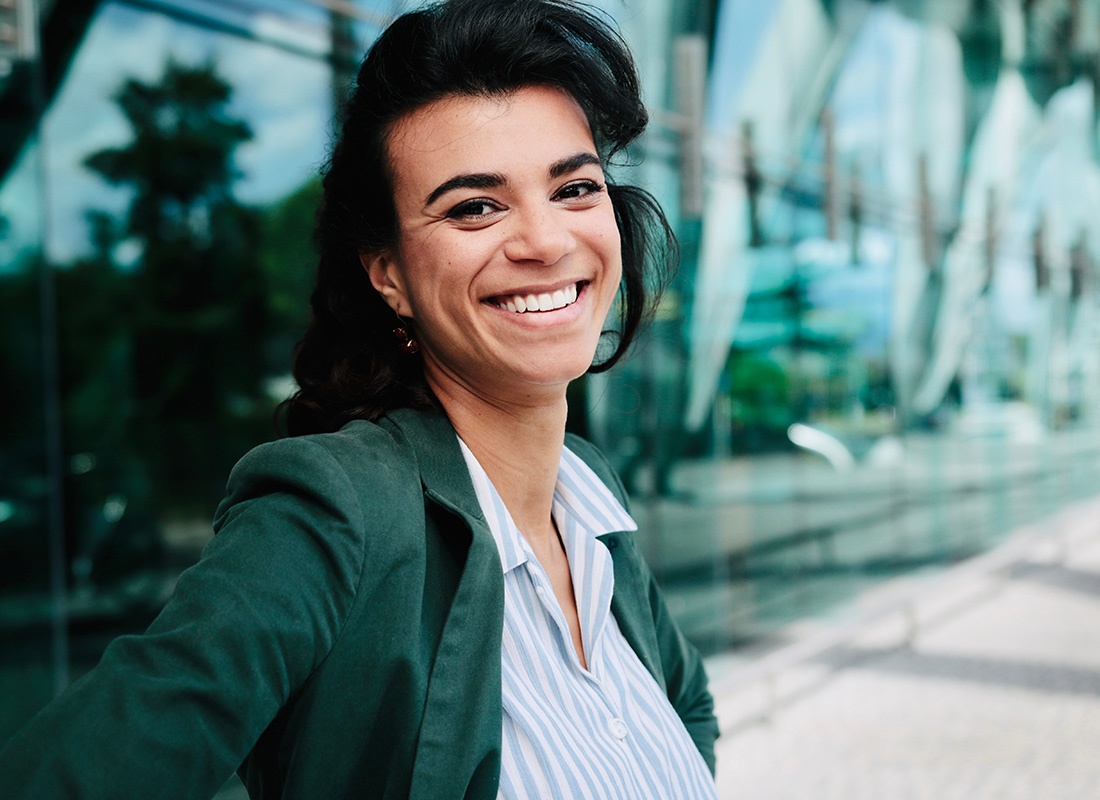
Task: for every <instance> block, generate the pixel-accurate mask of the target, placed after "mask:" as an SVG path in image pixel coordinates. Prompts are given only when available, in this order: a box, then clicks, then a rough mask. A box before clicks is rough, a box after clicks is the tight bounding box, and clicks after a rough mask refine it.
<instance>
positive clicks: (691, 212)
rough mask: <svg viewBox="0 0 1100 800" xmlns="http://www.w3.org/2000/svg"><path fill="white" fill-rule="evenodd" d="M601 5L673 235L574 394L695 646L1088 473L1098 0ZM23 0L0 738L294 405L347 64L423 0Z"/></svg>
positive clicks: (97, 634) (0, 529) (0, 237)
mask: <svg viewBox="0 0 1100 800" xmlns="http://www.w3.org/2000/svg"><path fill="white" fill-rule="evenodd" d="M599 5H600V6H601V7H602V8H603V9H604V10H606V11H607V13H609V14H610V15H611V16H613V17H614V18H615V19H616V20H617V21H618V23H619V24H620V26H621V27H622V29H623V32H624V35H625V36H626V38H627V39H628V40H629V42H630V44H631V46H632V48H633V49H634V51H635V53H636V55H637V57H638V61H639V67H640V70H641V73H642V77H643V81H644V84H645V91H646V96H647V100H648V103H649V105H650V107H651V110H652V117H653V126H652V129H651V131H650V132H649V133H648V134H647V135H646V137H645V138H644V140H643V141H642V142H641V143H640V145H639V146H638V148H636V150H635V151H634V152H632V153H630V154H628V156H629V157H628V158H627V159H625V160H624V163H622V164H619V165H617V166H616V167H615V174H616V175H617V176H618V177H619V178H620V179H625V180H630V181H633V182H636V183H639V184H641V185H642V186H644V187H645V188H647V189H648V190H649V191H651V192H652V193H653V194H655V195H656V196H657V197H658V198H659V199H660V201H661V202H662V204H663V205H664V207H665V208H666V210H667V211H668V213H669V216H670V219H671V221H672V223H673V226H674V227H675V229H676V232H677V234H678V236H679V238H680V241H681V257H682V264H681V269H680V272H679V274H678V276H677V277H676V279H675V280H674V282H673V284H672V285H671V286H670V288H669V290H668V292H667V293H666V294H665V297H664V300H663V302H662V304H661V306H660V308H659V309H658V311H657V314H656V318H655V320H654V322H653V324H652V325H651V327H650V328H649V329H648V332H647V333H646V335H645V337H644V339H643V341H642V342H641V343H640V345H639V347H638V349H637V352H636V354H635V356H634V358H633V359H631V360H630V361H628V362H626V363H624V364H623V365H621V366H620V367H618V368H617V369H616V370H615V371H613V372H612V373H610V374H608V375H601V376H589V377H588V378H586V379H585V380H584V381H583V382H579V383H578V384H577V385H576V386H575V387H574V391H573V396H572V397H571V415H570V425H571V426H572V427H573V428H574V429H576V430H577V431H578V432H581V433H583V434H585V435H587V436H589V437H590V438H592V439H593V440H595V441H596V442H597V443H598V444H599V445H600V446H601V447H602V448H603V449H604V450H605V452H607V453H608V455H609V456H610V457H611V458H612V459H613V461H614V463H615V465H616V466H617V468H618V469H619V470H620V472H621V474H622V477H623V479H624V481H625V483H626V485H627V486H628V488H629V489H630V491H631V493H632V496H633V509H632V510H633V512H634V514H635V516H636V517H637V518H638V521H639V523H640V528H641V530H640V532H639V537H640V538H641V542H642V545H643V547H644V550H645V552H646V554H647V556H648V558H649V559H650V562H651V564H652V566H653V568H654V570H655V572H656V573H657V575H658V577H659V578H660V580H661V582H662V584H663V585H664V587H665V590H666V592H667V594H668V597H669V599H670V602H671V604H672V606H673V609H674V611H675V613H676V614H677V616H678V618H679V620H680V621H681V623H682V625H683V627H684V628H685V630H686V631H687V632H688V634H689V636H690V637H691V638H692V639H693V640H694V641H695V642H696V643H697V644H698V645H699V646H700V647H701V648H702V649H703V651H704V652H705V653H707V654H718V653H728V652H730V651H731V649H733V650H735V649H736V648H738V647H740V646H741V645H744V644H746V643H749V642H754V641H757V640H760V639H761V638H762V637H768V636H772V635H774V634H775V633H776V632H777V631H782V630H783V626H784V625H785V624H786V623H788V622H791V621H795V620H800V619H804V618H806V617H811V616H812V617H815V618H843V617H844V615H845V614H846V613H848V611H847V610H848V609H849V608H850V607H851V605H850V603H851V601H852V599H853V598H856V597H858V596H859V595H860V594H861V592H862V591H863V590H865V589H867V588H869V587H873V586H875V585H877V584H879V583H881V582H882V581H883V580H886V579H888V578H891V577H894V576H898V575H903V574H904V575H917V574H924V573H934V572H935V571H937V570H940V569H942V568H943V567H945V566H947V565H949V564H952V563H954V562H957V561H959V560H960V559H964V558H966V557H968V556H970V555H973V554H975V553H978V552H981V551H982V550H984V549H987V548H988V547H990V546H991V545H993V544H995V543H996V542H998V541H999V540H1000V539H1002V538H1003V537H1004V536H1005V535H1006V534H1007V533H1008V532H1010V531H1012V530H1014V529H1016V528H1018V527H1020V526H1022V525H1024V524H1026V523H1029V522H1032V521H1036V520H1041V519H1044V518H1046V517H1049V516H1050V515H1051V514H1053V513H1055V512H1057V511H1058V510H1060V509H1062V508H1064V507H1065V506H1066V505H1067V504H1069V503H1072V502H1073V501H1074V500H1076V499H1078V498H1082V497H1086V496H1089V495H1092V494H1095V489H1094V488H1093V487H1094V486H1096V485H1097V483H1096V472H1097V470H1096V467H1095V466H1094V464H1096V463H1100V459H1097V457H1096V456H1097V454H1098V453H1097V451H1098V450H1100V436H1098V435H1097V429H1096V410H1097V407H1098V402H1097V401H1098V396H1100V364H1098V363H1097V359H1096V353H1097V352H1098V348H1097V346H1096V345H1097V341H1096V339H1097V335H1098V330H1100V327H1098V325H1097V316H1096V280H1095V278H1096V272H1095V259H1096V255H1097V253H1098V252H1100V250H1098V248H1100V230H1094V228H1095V227H1096V225H1097V224H1098V223H1097V220H1100V188H1098V187H1100V172H1098V169H1097V152H1098V149H1100V147H1098V141H1097V126H1096V119H1097V117H1096V106H1095V102H1096V101H1095V97H1096V91H1095V86H1096V76H1097V75H1100V68H1098V67H1097V64H1098V61H1097V53H1098V51H1100V42H1097V41H1094V40H1093V38H1090V36H1091V34H1090V33H1089V31H1093V30H1096V29H1097V27H1096V25H1095V24H1094V23H1095V22H1096V21H1097V17H1098V15H1097V12H1098V11H1100V3H1094V2H1091V0H1089V1H1088V2H1086V1H1085V0H1082V2H1078V3H1071V2H1069V0H1066V2H1055V1H1054V0H1052V2H1049V3H1042V4H1040V3H1024V2H1019V3H1015V2H1006V3H998V4H993V3H984V2H978V0H974V2H968V1H967V0H962V1H961V2H958V3H946V2H927V3H922V2H918V0H907V1H906V0H896V1H895V2H879V3H867V2H863V1H862V0H775V2H768V3H761V2H758V0H721V2H719V1H718V0H693V1H692V2H674V1H673V0H645V2H642V1H641V0H637V1H635V0H627V1H625V2H624V0H604V2H602V3H600V4H599ZM36 7H37V9H38V13H39V15H40V19H39V20H38V21H37V24H36V31H37V33H38V38H39V45H38V51H37V53H36V55H35V57H34V58H33V59H29V60H24V61H22V62H16V63H15V67H14V69H13V70H12V71H11V72H10V74H6V75H5V76H4V77H3V78H0V81H2V82H0V111H2V113H0V119H2V121H3V126H4V128H3V130H4V137H3V141H2V142H0V145H2V146H0V326H2V328H0V329H2V332H3V333H2V337H0V347H2V351H3V358H4V361H3V367H4V374H5V376H6V378H7V379H6V381H5V391H4V393H3V396H4V399H5V403H6V406H5V407H6V408H7V410H8V413H7V414H5V415H3V420H4V421H3V422H2V423H0V424H2V425H3V426H4V432H3V437H2V438H0V475H2V480H0V681H3V687H2V692H0V697H2V698H3V699H2V700H0V738H3V737H5V736H6V735H7V734H8V733H9V732H10V731H11V730H12V729H13V728H14V727H15V726H16V725H17V724H18V723H19V722H21V721H22V720H24V719H26V718H27V717H28V716H29V715H30V714H31V713H33V712H34V710H35V709H36V708H38V707H39V706H40V705H41V704H42V703H44V702H45V701H46V700H47V699H48V698H49V697H50V696H51V695H52V694H53V692H54V691H55V690H56V689H57V688H58V687H60V686H63V685H64V684H65V683H67V682H68V681H69V680H71V679H72V678H75V677H76V676H78V675H79V674H81V673H82V672H84V671H86V670H87V669H89V668H90V667H91V666H92V665H93V664H94V663H95V661H96V659H97V658H98V657H99V654H100V653H101V652H102V648H103V646H104V645H105V644H106V642H107V641H109V640H110V639H111V638H112V637H114V636H116V635H118V634H120V633H123V632H128V631H135V630H140V629H142V628H143V627H144V626H145V625H146V624H147V623H148V621H149V620H150V619H151V618H152V616H153V615H155V613H156V611H157V610H158V608H159V607H160V606H161V604H162V603H163V602H164V599H165V597H166V596H167V595H168V594H169V593H170V592H171V589H172V585H173V582H174V580H175V578H176V576H177V575H178V574H179V572H180V571H181V570H182V569H184V568H185V567H186V566H188V565H189V564H191V563H193V562H194V561H195V559H196V558H197V557H198V554H199V552H200V550H201V548H202V546H203V545H204V543H205V542H206V541H207V540H208V538H209V536H210V527H209V520H210V517H211V515H212V513H213V509H214V507H215V505H216V503H217V502H218V500H219V499H220V497H221V494H222V490H223V487H224V482H225V478H226V476H227V474H228V471H229V468H230V467H231V466H232V464H233V463H234V461H235V460H236V459H237V458H239V457H240V455H242V454H243V453H244V452H245V451H246V450H247V449H248V448H249V447H251V446H253V445H254V444H257V443H259V442H262V441H265V440H268V439H271V438H273V437H274V436H275V435H276V434H275V431H274V428H273V426H272V410H273V408H274V405H275V404H276V403H277V402H278V401H279V400H280V399H282V398H283V397H285V396H286V394H287V393H288V392H289V391H290V390H291V388H292V387H291V384H290V379H289V377H288V375H289V356H290V350H291V347H292V346H293V343H294V341H295V340H296V338H297V337H298V335H299V334H300V332H301V330H302V328H303V326H304V324H305V315H306V310H307V306H306V300H307V297H308V293H309V289H310V284H311V277H312V271H313V263H312V262H313V255H312V251H311V247H310V242H309V235H310V229H311V223H312V214H313V208H314V206H315V203H316V199H317V194H318V187H317V180H316V172H317V167H318V165H319V164H320V163H321V161H322V160H323V158H324V155H325V148H326V146H327V142H328V134H329V129H330V122H331V116H332V108H333V98H334V97H338V96H340V94H341V93H342V92H343V87H344V86H346V82H347V80H348V75H349V72H350V71H351V70H353V69H354V62H355V59H356V58H357V57H358V55H359V54H361V52H362V51H363V49H364V48H365V47H366V46H367V45H368V44H369V42H370V41H371V40H372V39H373V37H374V36H376V35H377V32H378V30H379V26H380V25H381V24H383V23H384V21H385V19H387V18H388V17H389V16H390V15H392V14H393V13H394V12H395V11H396V10H398V8H397V4H396V3H394V4H390V3H389V2H387V1H386V0H378V1H377V2H355V3H353V4H349V5H346V6H345V5H344V4H333V3H322V2H308V1H307V0H237V1H236V2H232V3H217V4H215V3H207V2H200V1H199V0H132V1H131V2H101V3H87V2H66V0H56V1H55V2H39V3H37V4H36ZM332 7H339V9H342V11H341V13H336V12H334V11H332V10H331V8H332ZM344 12H347V13H344Z"/></svg>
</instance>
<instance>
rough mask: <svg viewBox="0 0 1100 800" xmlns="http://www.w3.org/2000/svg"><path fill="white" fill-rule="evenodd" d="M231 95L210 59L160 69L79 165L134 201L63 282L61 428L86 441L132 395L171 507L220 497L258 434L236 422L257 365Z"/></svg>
mask: <svg viewBox="0 0 1100 800" xmlns="http://www.w3.org/2000/svg"><path fill="white" fill-rule="evenodd" d="M231 93H232V89H231V87H230V86H229V85H228V84H227V83H226V82H225V81H224V80H222V78H221V77H219V76H218V75H217V73H216V71H215V68H214V65H213V64H210V63H208V64H205V65H203V66H199V67H188V66H184V65H181V64H178V63H176V62H174V61H169V63H168V64H167V65H166V68H165V71H164V74H163V76H162V77H161V78H160V80H159V81H157V82H155V83H148V84H147V83H142V82H140V81H137V80H128V81H126V82H125V83H124V84H123V86H122V87H121V89H120V90H119V92H118V93H117V95H116V102H117V103H118V106H119V108H120V109H121V111H122V113H123V114H124V116H125V117H126V120H127V122H128V123H129V126H130V130H131V135H132V138H131V140H130V141H129V142H128V143H127V144H125V145H124V146H122V147H119V148H111V149H107V150H101V151H99V152H97V153H94V154H92V155H91V156H90V157H89V158H88V159H87V162H86V163H87V165H88V166H89V167H90V168H91V169H92V170H94V171H95V172H97V173H98V174H100V175H101V176H102V177H103V178H105V179H106V180H107V181H108V182H110V183H112V184H115V185H119V186H125V187H128V188H130V189H131V190H132V191H133V198H132V201H131V203H130V207H129V210H128V212H127V214H126V216H125V219H124V220H122V221H120V222H119V223H115V222H114V221H113V220H110V219H109V218H107V217H106V216H105V215H102V214H96V213H93V214H91V215H90V216H89V220H90V222H91V227H92V239H93V246H94V251H95V254H94V255H93V257H92V258H91V259H90V260H88V261H86V262H85V263H81V264H78V265H74V267H73V268H72V269H70V270H66V271H65V272H64V273H63V275H62V277H63V280H62V281H61V283H60V286H59V288H60V290H61V292H60V295H61V296H60V298H59V299H60V302H61V305H62V314H61V324H62V328H63V340H64V342H65V352H64V353H63V360H64V361H65V362H66V365H67V366H68V367H69V368H71V369H72V370H73V371H71V372H69V375H70V376H72V377H74V378H76V382H77V383H78V384H80V385H79V386H76V385H71V386H69V387H68V391H67V392H66V395H67V400H69V401H71V402H68V403H67V412H68V413H67V421H68V422H70V423H72V424H74V427H76V428H78V429H83V430H84V431H85V432H87V433H90V434H92V435H93V438H94V434H95V432H96V428H95V426H93V425H92V424H91V423H92V420H93V419H94V418H95V417H96V416H97V415H98V416H104V417H105V416H108V415H110V414H111V413H114V414H122V413H124V412H125V409H120V408H119V407H118V405H117V402H116V403H107V404H104V405H106V407H107V409H108V410H107V411H106V412H104V411H103V405H101V401H102V400H103V398H104V393H105V392H106V393H107V395H108V396H109V395H110V392H111V391H112V390H113V391H114V392H115V395H114V396H115V397H116V398H117V397H120V396H121V397H126V396H128V395H129V396H132V398H133V401H134V406H133V419H134V422H135V424H136V431H135V432H136V433H138V435H139V436H140V443H139V449H140V450H141V451H142V453H143V454H144V455H145V456H146V457H148V458H149V459H150V461H151V462H152V465H151V466H152V470H151V473H152V477H154V479H155V480H156V485H157V486H158V489H159V490H160V492H163V493H164V496H165V497H166V498H171V500H172V501H173V505H178V504H180V503H184V504H187V503H188V502H189V501H195V500H207V501H208V500H209V498H210V495H211V494H214V495H215V496H216V494H217V492H218V491H219V490H217V489H215V488H214V487H215V486H218V485H220V484H221V482H222V481H224V474H225V470H226V469H227V466H228V464H229V463H231V461H232V460H233V458H234V457H236V456H238V455H239V454H240V452H241V450H243V449H244V448H245V447H246V446H247V445H248V444H250V443H251V441H252V440H253V438H254V434H253V431H252V430H251V429H250V428H249V427H248V426H245V425H243V423H244V422H246V421H247V419H248V418H249V417H250V416H255V415H254V414H253V411H254V410H255V408H256V403H255V400H256V398H257V395H258V387H259V383H260V380H261V378H262V376H263V373H264V366H265V363H264V358H263V343H264V333H265V327H266V326H265V323H266V311H265V306H264V295H263V279H262V271H261V268H260V263H259V240H260V235H259V233H260V228H259V219H258V214H257V213H256V212H255V211H254V210H252V209H250V208H247V207H245V206H243V205H242V204H241V203H239V202H238V201H237V200H236V199H235V198H234V196H233V191H232V184H233V181H234V179H235V178H236V177H237V176H238V173H237V171H236V168H235V167H234V159H233V155H234V152H235V150H236V148H237V147H238V146H239V145H240V144H242V143H243V142H246V141H248V140H249V139H250V138H251V136H252V134H251V131H250V130H249V128H248V126H247V125H246V124H245V123H243V122H242V121H240V120H237V119H234V118H233V117H232V116H230V115H229V113H228V110H227V106H228V103H229V99H230V96H231ZM121 250H129V251H130V252H131V253H132V254H136V255H137V260H136V263H135V264H134V265H133V266H132V268H131V267H127V268H126V269H125V270H121V269H119V267H118V265H117V264H115V263H114V261H115V260H116V259H114V258H113V255H112V254H115V253H118V252H120V251H121ZM112 329H113V330H112ZM88 334H94V335H92V336H89V335H88ZM120 359H121V362H122V363H123V367H122V369H121V370H120V369H119V366H120ZM107 376H111V377H110V378H107ZM105 378H107V379H106V380H105ZM127 383H128V384H129V385H128V386H127V385H126V384H127ZM120 384H121V385H120ZM128 390H129V391H128ZM131 392H132V395H131ZM84 395H87V396H84ZM96 407H98V412H97V411H96V410H95V409H96ZM99 430H102V428H100V429H99ZM73 433H76V432H75V431H74V432H73ZM78 437H79V435H78ZM74 444H75V443H74Z"/></svg>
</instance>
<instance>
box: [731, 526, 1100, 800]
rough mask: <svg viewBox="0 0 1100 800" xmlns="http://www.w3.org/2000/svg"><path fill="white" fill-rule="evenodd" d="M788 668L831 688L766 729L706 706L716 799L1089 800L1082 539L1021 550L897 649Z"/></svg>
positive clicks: (1096, 609)
mask: <svg viewBox="0 0 1100 800" xmlns="http://www.w3.org/2000/svg"><path fill="white" fill-rule="evenodd" d="M1092 519H1093V520H1095V522H1091V526H1093V527H1095V526H1100V518H1097V517H1095V516H1094V517H1092ZM987 588H988V587H987ZM803 669H804V672H805V673H806V674H807V675H810V676H811V677H812V673H814V671H815V670H816V671H817V672H816V674H817V677H818V678H820V676H821V674H823V673H829V674H830V675H831V677H829V678H828V679H827V680H826V682H824V683H821V684H820V685H819V686H818V688H816V689H815V690H814V691H812V692H810V693H807V694H806V695H805V696H803V697H802V698H801V699H798V700H796V701H794V702H792V703H791V704H789V705H787V706H786V707H783V708H780V709H779V710H778V711H777V712H776V713H775V714H774V716H773V717H772V720H771V721H770V722H767V721H763V722H761V721H757V722H751V721H750V722H746V718H745V717H743V716H739V715H740V713H741V712H742V711H743V706H744V701H743V698H741V699H739V698H736V697H727V696H725V695H721V696H719V698H718V699H719V717H720V719H721V720H722V723H723V729H733V730H730V732H729V733H727V734H726V735H725V736H724V737H723V739H721V740H719V747H718V788H719V796H720V797H721V798H746V800H773V799H774V800H800V799H801V798H805V800H832V799H834V798H835V799H836V800H986V799H987V798H988V799H989V800H993V799H994V798H995V799H996V800H1016V799H1017V798H1019V799H1020V800H1023V799H1025V798H1026V800H1087V799H1088V798H1100V540H1098V539H1097V538H1096V537H1095V536H1090V537H1089V538H1083V539H1080V540H1077V541H1076V542H1074V543H1073V544H1072V545H1071V546H1070V547H1069V549H1068V552H1067V551H1066V550H1064V549H1061V548H1060V547H1059V546H1058V545H1056V544H1054V543H1051V544H1050V545H1049V546H1041V547H1039V548H1037V549H1035V550H1034V551H1033V552H1031V553H1030V554H1029V555H1028V556H1027V557H1025V559H1024V560H1023V561H1021V562H1018V563H1016V564H1015V565H1014V566H1013V569H1012V571H1011V573H1010V575H1009V577H1008V578H1007V580H1005V581H1004V583H1003V585H1001V587H1000V588H999V589H998V590H997V591H995V592H991V593H989V594H987V595H986V596H984V597H982V598H979V599H977V600H975V601H974V602H973V603H971V604H969V605H967V606H965V607H964V608H962V610H958V611H957V612H956V613H954V614H953V615H951V616H949V617H947V618H946V619H945V620H944V621H942V622H940V623H939V624H938V625H936V626H935V627H932V628H931V629H930V630H927V632H921V633H920V634H919V635H918V637H917V638H916V640H915V641H914V643H913V644H912V646H909V647H906V646H902V645H899V644H898V637H897V636H894V637H893V641H890V636H889V635H888V634H887V632H886V631H884V630H878V631H875V630H869V631H868V632H867V635H866V636H863V637H860V638H858V639H855V640H853V641H852V642H850V643H847V644H845V645H843V646H842V647H840V648H837V649H834V650H832V651H830V652H829V653H828V654H826V655H825V656H822V657H819V658H818V659H816V660H815V662H814V663H811V664H809V665H807V666H806V667H805V668H803ZM832 670H836V671H835V672H833V671H832ZM742 693H743V692H742Z"/></svg>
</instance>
